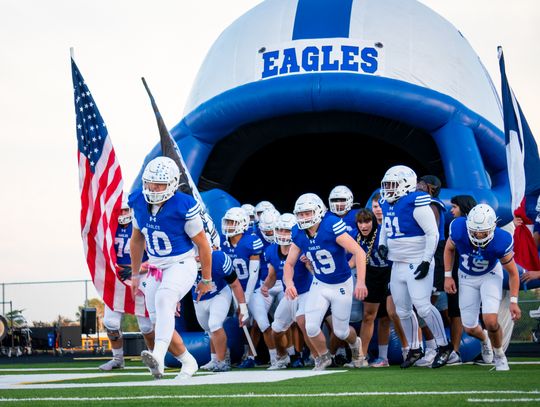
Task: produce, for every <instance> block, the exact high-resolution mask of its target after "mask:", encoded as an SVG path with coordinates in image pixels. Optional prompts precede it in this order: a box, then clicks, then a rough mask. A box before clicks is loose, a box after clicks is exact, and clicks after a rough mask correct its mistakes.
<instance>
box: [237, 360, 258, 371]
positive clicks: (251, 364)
mask: <svg viewBox="0 0 540 407" xmlns="http://www.w3.org/2000/svg"><path fill="white" fill-rule="evenodd" d="M255 366H256V364H255V359H252V358H246V359H244V361H243V362H242V363H240V364H239V365H238V367H239V368H240V369H252V368H254V367H255Z"/></svg>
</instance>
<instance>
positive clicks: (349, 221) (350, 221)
mask: <svg viewBox="0 0 540 407" xmlns="http://www.w3.org/2000/svg"><path fill="white" fill-rule="evenodd" d="M357 212H358V209H351V210H350V211H349V212H347V214H346V215H345V216H344V217H342V218H341V219H342V220H343V222H345V226H346V227H347V233H349V234H350V235H351V236H353V235H354V231H355V230H356V213H357Z"/></svg>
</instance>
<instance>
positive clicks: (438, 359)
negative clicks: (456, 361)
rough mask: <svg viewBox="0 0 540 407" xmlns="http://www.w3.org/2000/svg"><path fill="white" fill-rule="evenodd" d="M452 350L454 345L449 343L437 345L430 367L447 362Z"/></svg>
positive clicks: (436, 366)
mask: <svg viewBox="0 0 540 407" xmlns="http://www.w3.org/2000/svg"><path fill="white" fill-rule="evenodd" d="M453 351H454V347H453V346H452V344H451V343H449V344H448V345H444V346H439V347H438V348H437V356H435V360H434V361H433V363H432V365H431V368H432V369H437V368H439V367H443V366H444V365H446V363H447V362H448V358H449V357H450V355H451V354H452V352H453Z"/></svg>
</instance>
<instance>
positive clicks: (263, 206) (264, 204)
mask: <svg viewBox="0 0 540 407" xmlns="http://www.w3.org/2000/svg"><path fill="white" fill-rule="evenodd" d="M267 209H276V208H275V207H274V205H273V204H272V203H271V202H268V201H261V202H259V203H258V204H257V205H255V220H256V221H257V222H258V221H259V216H261V213H263V212H264V211H265V210H267Z"/></svg>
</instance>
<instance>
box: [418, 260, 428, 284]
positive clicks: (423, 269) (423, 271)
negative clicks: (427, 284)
mask: <svg viewBox="0 0 540 407" xmlns="http://www.w3.org/2000/svg"><path fill="white" fill-rule="evenodd" d="M428 273H429V261H423V262H422V263H420V264H419V265H418V267H417V268H416V271H415V272H414V275H415V276H416V277H415V278H414V279H415V280H422V279H423V278H424V277H426V276H427V275H428Z"/></svg>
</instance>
